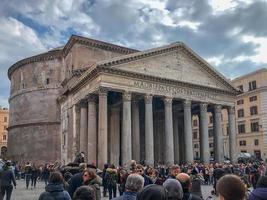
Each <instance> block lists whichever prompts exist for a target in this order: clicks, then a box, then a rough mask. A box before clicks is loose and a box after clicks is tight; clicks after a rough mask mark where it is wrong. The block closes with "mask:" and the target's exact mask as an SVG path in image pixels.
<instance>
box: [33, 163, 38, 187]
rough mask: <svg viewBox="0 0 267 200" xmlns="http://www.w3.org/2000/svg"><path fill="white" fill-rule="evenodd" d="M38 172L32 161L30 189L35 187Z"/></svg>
mask: <svg viewBox="0 0 267 200" xmlns="http://www.w3.org/2000/svg"><path fill="white" fill-rule="evenodd" d="M38 175H39V172H38V168H37V167H36V165H35V164H34V163H33V165H32V175H31V189H32V188H36V182H37V178H38Z"/></svg>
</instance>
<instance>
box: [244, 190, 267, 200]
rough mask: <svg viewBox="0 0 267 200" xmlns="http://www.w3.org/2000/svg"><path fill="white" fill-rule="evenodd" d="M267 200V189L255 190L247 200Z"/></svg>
mask: <svg viewBox="0 0 267 200" xmlns="http://www.w3.org/2000/svg"><path fill="white" fill-rule="evenodd" d="M266 198H267V188H256V189H254V190H253V191H252V192H251V193H250V195H249V198H248V199H249V200H265V199H266Z"/></svg>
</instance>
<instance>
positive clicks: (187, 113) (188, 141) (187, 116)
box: [183, 100, 194, 163]
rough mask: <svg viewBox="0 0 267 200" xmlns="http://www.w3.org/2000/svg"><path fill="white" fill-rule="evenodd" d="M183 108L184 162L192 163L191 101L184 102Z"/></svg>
mask: <svg viewBox="0 0 267 200" xmlns="http://www.w3.org/2000/svg"><path fill="white" fill-rule="evenodd" d="M183 106H184V138H185V161H186V162H187V163H191V162H193V161H194V155H193V141H192V115H191V101H188V100H185V101H184V102H183Z"/></svg>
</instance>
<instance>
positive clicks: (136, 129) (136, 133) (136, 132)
mask: <svg viewBox="0 0 267 200" xmlns="http://www.w3.org/2000/svg"><path fill="white" fill-rule="evenodd" d="M132 122H133V124H132V152H133V155H132V156H133V159H134V160H136V161H137V162H140V124H139V103H138V100H137V99H135V100H133V101H132Z"/></svg>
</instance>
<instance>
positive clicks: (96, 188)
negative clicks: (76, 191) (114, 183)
mask: <svg viewBox="0 0 267 200" xmlns="http://www.w3.org/2000/svg"><path fill="white" fill-rule="evenodd" d="M83 184H84V185H89V186H91V187H92V188H93V189H94V191H95V196H96V200H100V199H101V190H100V185H101V182H100V180H99V179H98V177H96V178H94V179H92V180H89V181H86V182H84V183H83Z"/></svg>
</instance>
